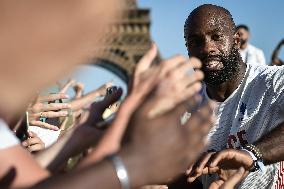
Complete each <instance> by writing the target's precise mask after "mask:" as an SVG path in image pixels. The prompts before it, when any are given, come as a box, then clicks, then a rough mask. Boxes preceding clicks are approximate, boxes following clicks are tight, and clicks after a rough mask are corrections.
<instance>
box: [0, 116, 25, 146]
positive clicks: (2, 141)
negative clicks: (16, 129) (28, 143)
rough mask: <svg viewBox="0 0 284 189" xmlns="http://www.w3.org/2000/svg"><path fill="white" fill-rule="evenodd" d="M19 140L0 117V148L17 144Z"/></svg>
mask: <svg viewBox="0 0 284 189" xmlns="http://www.w3.org/2000/svg"><path fill="white" fill-rule="evenodd" d="M19 143H20V141H19V140H18V138H17V137H16V136H15V135H14V133H13V132H12V131H11V130H10V129H9V127H8V125H7V124H6V123H5V122H4V121H3V120H2V119H0V150H4V149H6V148H10V147H12V146H15V145H18V144H19Z"/></svg>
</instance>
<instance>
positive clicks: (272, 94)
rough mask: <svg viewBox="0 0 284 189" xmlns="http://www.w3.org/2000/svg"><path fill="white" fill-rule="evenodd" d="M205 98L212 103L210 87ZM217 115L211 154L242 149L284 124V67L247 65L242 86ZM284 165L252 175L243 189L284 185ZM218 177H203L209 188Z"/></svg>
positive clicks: (273, 166)
mask: <svg viewBox="0 0 284 189" xmlns="http://www.w3.org/2000/svg"><path fill="white" fill-rule="evenodd" d="M202 96H203V97H204V99H209V97H208V95H207V92H206V86H204V87H203V89H202ZM209 100H210V99H209ZM214 113H215V115H216V117H217V121H216V123H215V125H214V126H213V128H212V129H211V131H210V133H209V135H208V139H209V142H210V143H209V146H208V150H215V151H220V150H223V149H226V148H239V147H240V146H244V145H246V144H251V143H253V142H255V141H257V140H258V139H260V138H261V137H262V136H264V135H265V134H267V133H268V132H269V131H271V130H272V129H273V128H275V127H277V126H278V125H279V124H280V123H282V122H284V67H283V66H281V67H270V66H255V65H247V69H246V73H245V76H244V79H243V81H242V83H241V84H240V85H239V87H238V88H237V89H236V90H235V91H234V93H233V94H231V95H230V97H229V98H227V99H226V100H225V101H224V102H221V103H217V104H216V107H215V108H214ZM283 165H284V164H283V162H281V163H277V164H273V165H269V166H266V168H267V169H266V172H265V173H262V172H261V171H260V170H259V171H256V172H254V173H250V174H249V175H248V177H247V178H246V179H245V180H244V181H243V182H242V184H241V185H240V188H245V189H247V188H250V189H254V188H256V189H263V188H274V187H276V186H277V185H280V184H281V183H282V184H283V180H284V174H283V173H284V166H283ZM215 176H216V175H211V176H209V175H204V176H203V177H202V182H203V184H204V187H205V188H208V186H209V184H210V183H211V182H212V180H214V179H215ZM283 187H284V185H283Z"/></svg>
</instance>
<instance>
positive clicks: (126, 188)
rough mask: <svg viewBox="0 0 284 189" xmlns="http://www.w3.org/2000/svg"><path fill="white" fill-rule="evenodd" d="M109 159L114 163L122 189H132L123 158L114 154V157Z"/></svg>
mask: <svg viewBox="0 0 284 189" xmlns="http://www.w3.org/2000/svg"><path fill="white" fill-rule="evenodd" d="M107 159H108V160H110V161H111V162H112V164H113V166H114V168H115V171H116V175H117V177H118V180H119V182H120V184H121V188H122V189H130V184H129V177H128V173H127V170H126V168H125V165H124V163H123V162H122V160H121V158H120V157H119V156H117V155H115V154H114V155H111V156H108V157H107Z"/></svg>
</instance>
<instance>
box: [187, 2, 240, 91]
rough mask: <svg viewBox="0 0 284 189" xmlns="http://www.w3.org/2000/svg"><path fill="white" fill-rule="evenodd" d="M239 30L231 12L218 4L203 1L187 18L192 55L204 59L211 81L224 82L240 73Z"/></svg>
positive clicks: (212, 82)
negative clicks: (237, 31)
mask: <svg viewBox="0 0 284 189" xmlns="http://www.w3.org/2000/svg"><path fill="white" fill-rule="evenodd" d="M235 30H236V26H235V23H234V20H233V18H232V15H231V13H230V12H229V11H228V10H227V9H225V8H223V7H220V6H216V5H211V4H205V5H201V6H199V7H197V8H195V9H194V10H193V11H192V12H191V13H190V14H189V16H188V18H187V19H186V22H185V25H184V38H185V41H186V47H187V50H188V53H189V55H190V56H195V57H197V58H199V59H200V60H201V61H202V71H203V72H204V73H205V82H206V83H207V84H210V85H214V86H216V85H220V84H222V83H224V82H226V81H229V80H232V79H234V77H235V76H236V75H237V74H238V72H239V60H240V55H239V52H238V48H239V47H238V43H239V42H238V40H239V38H238V36H237V35H236V31H235Z"/></svg>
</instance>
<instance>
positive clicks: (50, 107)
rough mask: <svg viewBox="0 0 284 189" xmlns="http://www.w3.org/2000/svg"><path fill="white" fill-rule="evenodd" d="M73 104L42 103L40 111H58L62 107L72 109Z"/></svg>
mask: <svg viewBox="0 0 284 189" xmlns="http://www.w3.org/2000/svg"><path fill="white" fill-rule="evenodd" d="M70 108H71V104H68V103H50V104H41V106H40V107H39V108H38V111H40V112H46V111H56V110H61V109H70Z"/></svg>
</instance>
